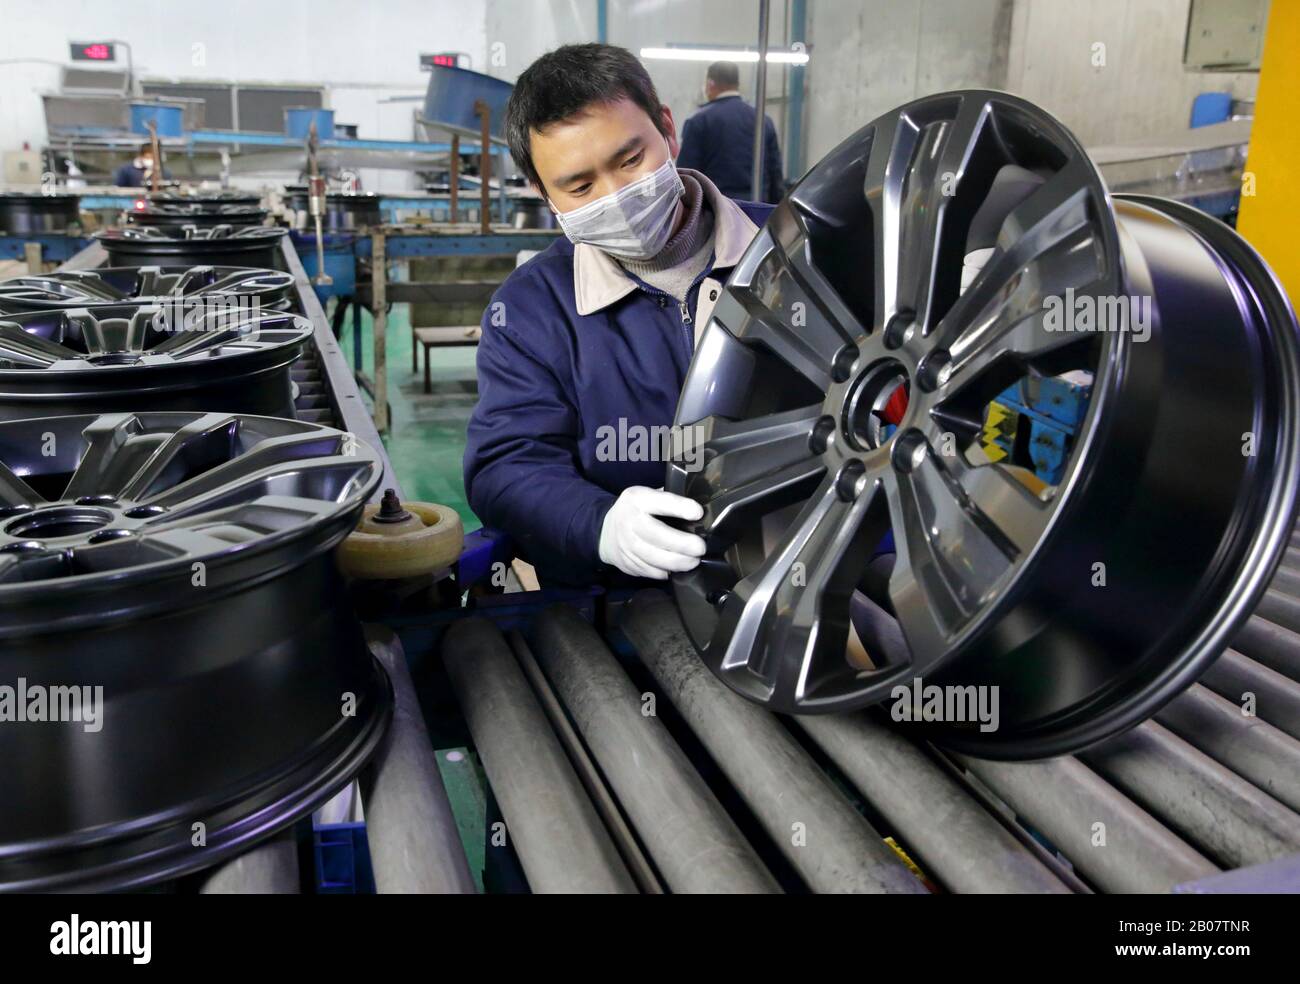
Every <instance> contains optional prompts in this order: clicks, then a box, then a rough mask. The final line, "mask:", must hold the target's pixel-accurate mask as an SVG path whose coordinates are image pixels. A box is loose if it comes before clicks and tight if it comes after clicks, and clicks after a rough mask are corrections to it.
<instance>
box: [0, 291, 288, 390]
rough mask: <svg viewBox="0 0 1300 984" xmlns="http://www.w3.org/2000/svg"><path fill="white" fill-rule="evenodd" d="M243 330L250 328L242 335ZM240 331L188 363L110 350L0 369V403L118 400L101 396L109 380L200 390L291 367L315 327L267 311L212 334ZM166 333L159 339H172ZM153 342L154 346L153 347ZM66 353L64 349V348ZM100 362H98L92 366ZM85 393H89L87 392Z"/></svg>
mask: <svg viewBox="0 0 1300 984" xmlns="http://www.w3.org/2000/svg"><path fill="white" fill-rule="evenodd" d="M147 307H148V305H144V304H126V305H111V306H110V305H105V306H102V307H100V308H99V309H97V311H96V310H90V309H82V308H63V309H54V310H55V311H58V312H59V313H60V314H61V315H62V316H64V317H67V316H70V315H71V314H74V313H75V312H79V311H81V310H86V313H87V316H88V317H89V318H91V319H92V320H93V321H94V322H96V323H98V322H99V321H101V320H102V319H101V318H100V317H98V316H97V314H99V315H103V314H106V313H107V314H109V315H110V316H111V314H112V313H113V312H115V311H118V310H122V309H124V308H129V309H133V310H132V313H133V314H134V313H137V312H139V311H140V310H141V309H142V308H147ZM48 313H49V312H43V311H32V312H26V313H24V314H17V315H0V324H4V323H13V324H17V325H18V326H19V327H23V326H24V325H27V324H33V323H35V324H41V323H43V319H45V318H46V317H47V316H48ZM242 329H248V330H247V331H243V330H242ZM225 331H239V332H240V334H239V335H238V336H237V337H234V338H230V339H227V340H225V341H222V342H220V343H218V344H217V345H216V346H215V347H214V348H204V349H201V350H198V351H196V352H193V353H191V355H190V357H189V358H175V357H173V356H172V354H171V353H170V352H158V351H156V347H155V348H153V349H150V348H141V349H139V350H136V349H121V350H111V351H107V352H100V353H93V354H92V353H85V352H78V351H77V350H75V349H68V352H69V356H68V357H67V358H64V359H59V360H57V361H56V362H52V363H50V364H48V365H41V366H28V367H17V366H14V367H4V368H0V386H5V385H7V386H10V387H13V388H12V389H9V390H0V398H10V399H19V400H21V399H59V398H74V397H75V398H79V397H90V396H96V395H107V396H117V395H120V393H116V392H104V393H101V392H99V391H97V390H96V389H94V387H96V385H97V384H100V383H107V382H109V381H119V380H120V381H129V383H130V384H131V385H134V386H137V387H138V388H140V389H142V390H153V389H159V388H167V387H174V386H176V385H180V384H182V383H186V382H187V381H190V380H192V381H194V384H195V385H201V384H202V382H203V381H204V380H214V379H216V380H220V379H225V378H227V376H228V375H229V373H231V372H236V371H237V372H242V373H246V374H250V375H251V374H256V373H261V372H265V371H267V370H273V369H277V368H280V369H282V368H285V367H287V366H289V365H292V364H293V363H294V362H295V361H296V360H297V359H298V357H299V356H300V355H301V354H302V349H303V346H304V345H305V344H306V343H307V340H308V338H310V337H311V335H312V333H313V331H314V328H313V327H312V323H311V321H310V320H309V319H307V318H304V317H302V316H301V315H296V314H289V313H287V312H269V313H265V314H258V315H253V316H251V317H247V318H243V319H241V320H235V321H234V323H233V324H232V325H230V326H228V327H225V328H222V329H219V330H217V331H214V332H213V334H221V333H224V332H225ZM266 332H282V333H284V337H274V338H265V337H263V335H264V333H266ZM175 334H176V332H167V333H166V334H165V335H164V337H163V339H161V340H160V341H162V340H166V339H168V338H171V337H174V336H175ZM156 344H157V343H155V345H156ZM62 347H64V348H67V346H62ZM116 356H134V357H136V359H137V361H132V362H127V361H119V362H114V361H110V359H111V357H116ZM144 357H149V358H151V359H154V360H157V359H160V358H162V359H166V361H165V362H157V361H154V362H151V363H142V362H140V361H138V360H139V359H141V358H144ZM96 359H99V360H100V361H98V362H97V361H94V360H96ZM59 384H63V385H70V386H73V387H74V388H73V389H72V390H70V391H52V392H51V391H47V390H46V389H45V388H44V387H45V386H47V385H59ZM87 388H90V389H89V391H88V389H87Z"/></svg>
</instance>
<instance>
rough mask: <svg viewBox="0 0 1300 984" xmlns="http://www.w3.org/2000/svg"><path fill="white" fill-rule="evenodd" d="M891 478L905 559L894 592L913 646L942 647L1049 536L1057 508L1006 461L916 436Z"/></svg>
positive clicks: (897, 538) (930, 649) (895, 523)
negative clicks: (966, 455)
mask: <svg viewBox="0 0 1300 984" xmlns="http://www.w3.org/2000/svg"><path fill="white" fill-rule="evenodd" d="M897 457H900V458H902V459H903V460H904V463H905V465H906V467H902V468H899V469H898V470H897V471H896V477H895V478H894V479H893V481H891V482H890V483H889V485H888V487H889V490H890V511H891V517H892V524H893V529H894V542H895V545H896V547H897V550H898V561H897V563H896V564H895V567H894V573H893V576H892V578H891V581H890V589H889V590H890V597H891V599H892V600H893V603H894V608H895V611H896V612H897V613H898V617H899V621H900V623H901V624H902V626H903V630H904V634H905V635H906V636H907V639H908V643H909V645H910V646H911V648H912V651H913V652H914V653H942V652H943V651H944V650H945V649H947V647H948V645H949V642H950V640H951V639H952V637H953V636H955V635H956V634H957V633H958V632H959V631H960V629H961V628H962V626H963V625H964V624H965V622H966V621H968V620H969V619H970V618H971V617H972V616H974V615H975V614H976V613H977V612H978V611H979V610H980V608H981V607H982V606H984V605H986V604H987V603H988V602H989V600H990V595H989V593H990V591H992V590H993V589H995V588H996V587H997V586H998V585H999V584H1000V583H1001V582H1002V581H1003V579H1004V578H1005V576H1006V575H1007V574H1008V573H1009V572H1010V571H1011V570H1012V568H1013V567H1014V566H1015V565H1016V564H1017V563H1018V562H1020V561H1021V560H1022V559H1023V558H1025V557H1026V556H1027V555H1028V554H1029V552H1030V551H1031V550H1032V549H1033V547H1034V545H1035V544H1036V543H1037V542H1038V541H1039V539H1040V538H1041V537H1042V534H1043V532H1044V529H1045V528H1046V524H1047V521H1048V519H1049V518H1050V516H1051V510H1050V507H1049V506H1047V505H1045V504H1044V503H1042V502H1040V501H1039V500H1038V499H1037V498H1036V497H1035V496H1033V495H1032V494H1031V493H1030V492H1029V491H1028V489H1026V488H1025V487H1024V486H1023V485H1021V484H1020V483H1019V482H1018V481H1017V480H1016V479H1015V477H1014V476H1013V475H1012V474H1011V473H1010V472H1008V471H1007V470H1006V469H1004V468H1003V467H1002V466H1000V465H996V464H995V465H987V466H981V467H971V466H969V465H966V464H964V463H963V462H962V460H961V458H960V455H951V456H944V455H940V454H938V453H936V452H935V450H934V448H933V447H930V446H928V445H924V444H921V443H920V442H919V441H917V442H913V443H912V444H911V445H910V446H908V447H906V448H905V447H900V448H899V454H898V455H897Z"/></svg>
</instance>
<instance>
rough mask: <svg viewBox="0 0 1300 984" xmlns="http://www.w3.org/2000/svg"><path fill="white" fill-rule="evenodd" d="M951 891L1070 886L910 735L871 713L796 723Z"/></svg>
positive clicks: (813, 717) (819, 717)
mask: <svg viewBox="0 0 1300 984" xmlns="http://www.w3.org/2000/svg"><path fill="white" fill-rule="evenodd" d="M793 720H794V722H795V723H796V724H798V725H799V727H801V728H803V730H804V731H806V732H807V733H808V734H809V735H810V736H811V737H812V739H813V741H815V742H816V743H817V744H818V745H819V746H820V747H821V749H822V750H823V751H824V752H826V754H827V755H829V756H830V758H831V760H832V761H833V762H834V763H835V764H836V765H837V766H839V768H840V769H841V770H842V771H843V772H844V774H845V775H846V776H848V778H849V780H850V781H851V782H852V783H853V785H854V786H855V787H857V790H858V792H860V793H861V794H862V795H863V796H864V797H866V799H867V800H868V801H870V803H871V805H872V806H873V807H874V808H875V809H876V811H877V812H879V813H880V814H881V815H882V816H884V817H885V819H887V820H888V821H889V822H890V824H892V825H893V827H894V829H895V830H897V831H899V832H900V834H901V835H902V836H903V837H904V838H905V839H906V840H907V842H908V845H909V846H910V847H911V848H912V849H914V850H915V852H916V855H917V860H918V863H920V865H921V866H922V867H923V868H924V869H925V870H926V872H927V873H928V874H929V875H931V876H932V877H934V878H935V879H937V880H938V881H939V882H941V883H942V884H943V885H944V886H945V887H947V888H948V889H950V890H951V891H954V892H1035V893H1043V892H1051V893H1066V892H1068V891H1069V888H1068V887H1067V886H1066V885H1065V883H1064V882H1062V881H1061V879H1059V878H1058V877H1057V876H1056V875H1055V874H1054V873H1053V872H1052V871H1051V869H1049V868H1048V867H1047V866H1046V865H1045V864H1043V862H1042V861H1040V860H1039V859H1038V858H1036V857H1035V856H1034V855H1033V853H1032V852H1031V851H1030V850H1029V849H1028V848H1026V847H1025V846H1024V845H1023V844H1021V843H1020V842H1019V841H1017V840H1016V839H1015V838H1014V837H1013V836H1012V835H1011V834H1010V832H1009V831H1007V829H1006V828H1005V827H1003V826H1002V824H1001V823H1000V822H999V821H998V820H997V819H996V818H995V817H993V816H992V815H990V814H989V813H988V812H987V811H986V810H984V809H983V808H982V807H981V806H980V805H979V804H978V803H976V802H975V800H973V799H972V798H971V797H970V795H969V794H968V793H967V792H966V790H965V789H963V788H962V787H961V785H960V784H959V783H958V782H957V781H956V780H955V779H953V778H952V777H951V776H950V775H948V774H947V773H946V772H944V771H943V769H941V768H940V767H939V766H938V765H937V764H936V763H935V762H934V761H933V760H932V759H931V758H930V757H929V756H928V755H926V754H925V752H923V751H921V749H919V748H918V747H917V746H916V745H914V744H913V743H912V742H911V741H909V740H908V739H907V738H904V737H903V736H902V735H899V734H896V733H895V732H892V731H890V730H889V729H888V728H886V727H884V726H883V725H881V724H879V723H878V722H876V721H874V720H872V719H871V718H870V717H869V716H868V715H866V714H841V715H834V716H822V715H805V716H803V717H797V718H793Z"/></svg>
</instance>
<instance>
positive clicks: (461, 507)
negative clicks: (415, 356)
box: [331, 304, 483, 533]
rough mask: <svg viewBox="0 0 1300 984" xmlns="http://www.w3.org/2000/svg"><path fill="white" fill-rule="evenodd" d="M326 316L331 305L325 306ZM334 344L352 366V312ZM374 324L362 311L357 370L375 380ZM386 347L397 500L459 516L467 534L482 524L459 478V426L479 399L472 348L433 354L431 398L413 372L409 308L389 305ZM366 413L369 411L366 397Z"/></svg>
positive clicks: (390, 453)
mask: <svg viewBox="0 0 1300 984" xmlns="http://www.w3.org/2000/svg"><path fill="white" fill-rule="evenodd" d="M331 313H332V306H331ZM344 321H345V325H344V328H343V337H342V338H341V339H340V342H341V344H342V348H343V351H344V352H345V353H346V355H347V359H348V362H349V364H351V363H352V312H351V311H349V312H348V316H347V317H346V318H345V319H344ZM373 328H374V323H373V320H372V319H371V317H370V312H368V311H365V310H362V312H361V340H362V363H363V367H364V369H365V372H366V375H367V376H370V377H372V378H373V376H374V369H375V364H374V335H373ZM385 336H386V338H387V341H388V403H389V406H390V407H391V408H392V420H391V421H390V425H389V431H388V436H387V437H386V438H385V439H384V446H385V447H386V448H387V450H388V458H389V460H390V461H391V462H392V463H393V470H394V471H396V472H397V479H398V481H400V482H401V483H402V493H403V494H404V495H405V497H406V498H407V499H413V500H415V501H417V502H437V503H441V504H442V505H444V506H451V507H452V508H454V509H455V510H456V511H457V512H458V513H460V518H461V521H462V522H463V523H464V524H465V532H466V533H468V532H469V531H470V530H476V529H478V528H479V527H480V526H482V525H483V524H482V523H480V522H479V520H478V517H477V516H475V515H474V513H473V512H471V511H470V508H469V503H468V502H466V500H465V483H464V481H463V480H462V478H461V460H462V458H463V457H464V454H465V425H466V424H467V423H468V422H469V415H470V411H471V410H473V409H474V404H475V402H476V401H477V400H478V388H477V385H476V383H475V377H474V355H475V353H476V352H477V349H475V348H474V347H473V346H466V347H465V348H450V349H433V350H432V351H431V353H430V354H431V355H432V356H433V366H432V382H433V387H432V388H433V392H432V393H425V392H424V373H423V369H424V361H423V355H421V362H420V369H421V371H420V372H419V373H413V372H411V315H410V306H409V305H407V304H394V305H393V307H392V310H391V311H390V312H389V314H388V327H387V330H386V331H385ZM366 399H367V406H370V407H371V409H372V410H373V406H372V405H371V404H370V401H369V398H366Z"/></svg>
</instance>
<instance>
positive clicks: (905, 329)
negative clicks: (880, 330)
mask: <svg viewBox="0 0 1300 984" xmlns="http://www.w3.org/2000/svg"><path fill="white" fill-rule="evenodd" d="M915 319H916V312H914V311H910V310H908V309H906V308H904V309H902V310H900V311H898V312H897V313H895V315H894V316H893V317H892V318H890V319H889V323H888V324H887V325H885V347H886V348H891V349H896V348H900V347H902V346H903V345H904V344H906V343H907V342H909V341H911V339H912V335H913V333H914V332H915V327H914V325H913V321H914V320H915Z"/></svg>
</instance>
